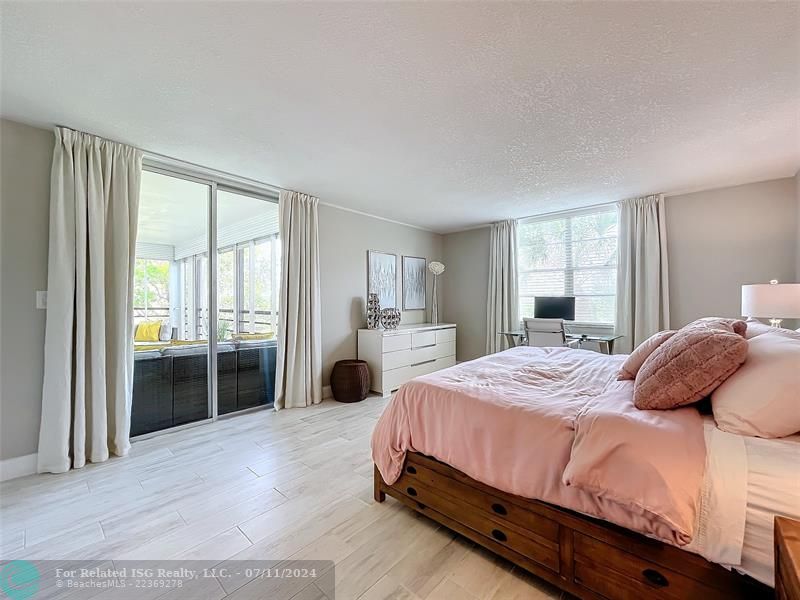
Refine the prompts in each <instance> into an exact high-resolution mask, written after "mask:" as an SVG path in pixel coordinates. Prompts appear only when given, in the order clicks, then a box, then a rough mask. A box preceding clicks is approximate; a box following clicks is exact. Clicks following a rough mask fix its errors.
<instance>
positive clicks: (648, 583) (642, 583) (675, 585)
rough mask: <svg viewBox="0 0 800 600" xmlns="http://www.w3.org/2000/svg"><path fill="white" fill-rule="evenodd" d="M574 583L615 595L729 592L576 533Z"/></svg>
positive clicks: (717, 597)
mask: <svg viewBox="0 0 800 600" xmlns="http://www.w3.org/2000/svg"><path fill="white" fill-rule="evenodd" d="M574 543H575V583H577V584H578V585H581V586H583V587H585V588H588V589H590V590H592V591H593V592H596V593H598V594H601V595H603V596H607V597H612V598H631V599H635V598H674V599H675V600H680V599H682V598H703V599H704V600H711V599H714V600H723V599H726V598H730V594H729V593H727V592H724V591H723V590H720V589H717V588H715V587H711V586H709V585H706V584H704V583H703V582H702V581H699V580H697V579H692V578H691V577H687V576H686V575H683V574H680V573H677V572H675V571H673V570H671V569H668V568H666V567H664V566H662V565H660V564H657V563H654V562H652V561H649V560H646V559H644V558H642V557H640V556H639V555H636V554H631V553H629V552H625V551H624V550H621V549H619V548H616V547H614V546H610V545H609V544H606V543H604V542H601V541H599V540H596V539H594V538H592V537H589V536H586V535H583V534H581V533H578V532H575V534H574Z"/></svg>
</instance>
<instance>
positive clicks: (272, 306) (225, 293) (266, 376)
mask: <svg viewBox="0 0 800 600" xmlns="http://www.w3.org/2000/svg"><path fill="white" fill-rule="evenodd" d="M216 232H217V235H216V241H217V344H218V345H217V352H218V357H219V362H218V365H219V367H218V374H217V406H218V413H219V414H221V415H222V414H228V413H231V412H234V411H237V410H244V409H248V408H255V407H257V406H262V405H269V404H272V403H273V402H274V400H275V392H274V382H275V355H276V352H277V346H276V341H275V331H276V330H277V324H278V323H277V282H278V279H277V274H278V271H277V269H278V264H279V263H278V262H277V258H278V248H279V245H278V206H277V204H275V203H274V202H269V201H266V200H265V199H264V198H260V197H257V196H252V195H247V194H242V193H238V192H234V191H231V190H227V189H219V190H217V229H216Z"/></svg>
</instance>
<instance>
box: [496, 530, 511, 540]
mask: <svg viewBox="0 0 800 600" xmlns="http://www.w3.org/2000/svg"><path fill="white" fill-rule="evenodd" d="M492 537H493V538H494V539H496V540H497V541H498V542H505V541H506V540H507V539H508V537H506V534H505V533H503V532H502V531H500V530H499V529H492Z"/></svg>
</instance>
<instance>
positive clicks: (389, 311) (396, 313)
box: [381, 308, 400, 329]
mask: <svg viewBox="0 0 800 600" xmlns="http://www.w3.org/2000/svg"><path fill="white" fill-rule="evenodd" d="M381 325H383V328H384V329H397V326H398V325H400V309H399V308H384V309H383V310H382V311H381Z"/></svg>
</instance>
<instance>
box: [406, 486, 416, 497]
mask: <svg viewBox="0 0 800 600" xmlns="http://www.w3.org/2000/svg"><path fill="white" fill-rule="evenodd" d="M406 492H408V495H409V496H416V495H417V490H415V489H414V488H413V487H410V488H406Z"/></svg>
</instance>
